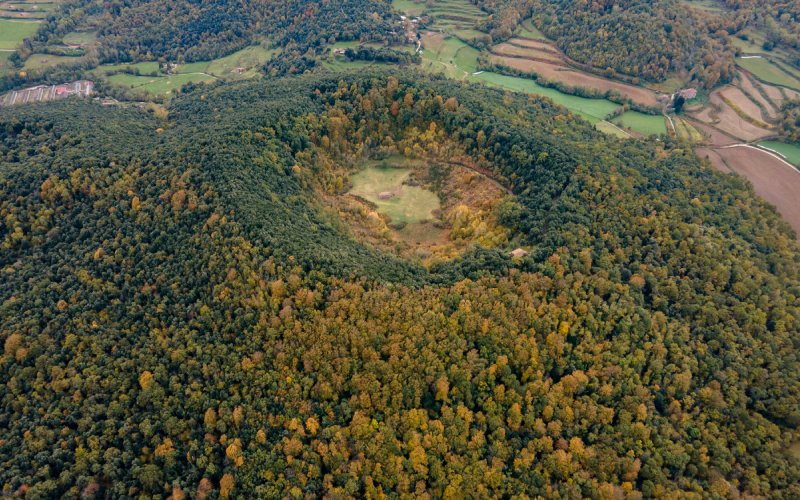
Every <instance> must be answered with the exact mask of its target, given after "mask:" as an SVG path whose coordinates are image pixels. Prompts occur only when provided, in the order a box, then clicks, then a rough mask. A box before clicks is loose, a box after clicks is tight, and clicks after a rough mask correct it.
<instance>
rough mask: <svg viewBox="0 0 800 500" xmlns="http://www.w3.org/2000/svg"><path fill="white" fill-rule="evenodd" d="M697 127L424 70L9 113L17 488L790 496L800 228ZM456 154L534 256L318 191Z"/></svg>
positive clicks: (6, 190) (8, 342)
mask: <svg viewBox="0 0 800 500" xmlns="http://www.w3.org/2000/svg"><path fill="white" fill-rule="evenodd" d="M684 147H685V145H684V144H680V143H672V142H670V141H666V142H659V141H634V140H631V141H620V140H617V139H613V138H609V137H607V136H605V135H603V134H600V133H599V132H596V131H595V130H594V129H593V128H592V127H591V126H590V125H589V124H587V123H585V122H583V121H581V120H580V119H578V118H576V117H574V116H573V115H570V114H568V113H567V112H566V110H565V109H563V108H560V107H558V106H555V105H554V104H552V102H550V101H547V100H543V99H538V98H533V97H528V96H523V95H517V94H504V93H502V92H499V91H494V90H488V89H486V88H484V87H477V86H466V85H463V84H459V83H455V82H452V81H448V80H444V79H435V78H431V77H429V76H423V75H421V74H417V73H413V72H405V73H403V74H401V75H397V76H392V75H390V74H389V73H388V72H374V71H373V70H369V71H360V72H359V74H353V73H342V74H336V75H330V74H319V75H308V76H302V77H295V78H292V79H276V80H271V81H258V82H243V83H231V84H227V85H218V86H211V87H201V88H198V89H196V90H195V91H187V93H186V94H185V95H182V96H180V97H179V98H177V99H176V100H175V101H174V102H173V104H172V106H171V107H170V109H169V114H168V116H166V115H165V114H163V113H162V114H158V115H157V114H152V113H149V112H147V111H144V110H141V109H138V108H125V107H117V106H110V107H102V106H100V105H99V104H93V103H85V102H80V101H61V102H55V103H48V104H47V105H35V106H29V107H25V108H16V109H3V110H0V249H1V250H2V251H0V272H1V273H2V276H3V279H2V280H0V342H2V345H3V351H2V356H0V377H2V379H3V380H4V382H5V383H4V384H2V385H0V400H1V401H2V404H0V408H1V409H0V429H3V432H2V433H0V484H2V488H3V493H4V494H6V495H13V494H18V495H20V496H23V495H25V496H29V497H31V498H41V497H53V496H67V497H78V496H84V497H87V498H93V497H99V498H102V497H126V496H142V495H151V496H168V495H172V497H173V498H184V497H191V496H195V495H196V496H197V497H199V498H206V497H207V496H208V497H211V498H213V497H216V496H217V495H218V496H220V497H222V498H227V497H236V498H254V497H284V496H289V497H293V498H299V497H304V496H306V497H309V498H312V497H317V496H320V495H323V494H329V495H332V496H337V495H338V496H360V497H361V496H370V497H376V496H379V495H381V494H386V495H389V496H403V495H412V494H413V495H426V494H427V495H430V496H433V497H441V496H447V497H450V498H461V497H465V496H470V495H474V496H478V497H489V496H500V497H511V496H515V495H516V496H523V495H527V496H529V497H535V496H543V497H553V498H554V497H562V498H563V497H567V496H569V497H600V498H614V497H621V496H624V495H627V494H630V495H636V494H641V495H644V496H648V497H650V496H661V497H676V496H679V495H680V494H699V495H703V496H719V497H723V496H736V495H739V494H741V495H753V496H776V497H786V498H791V497H796V496H798V495H800V489H798V485H799V484H800V461H799V460H798V458H797V457H796V456H792V455H791V454H790V453H788V452H787V449H788V448H789V446H790V445H791V444H792V443H793V442H795V441H796V440H797V438H798V435H797V430H796V429H797V426H798V425H800V362H799V361H798V357H797V352H798V351H797V350H798V348H799V347H800V339H798V336H797V332H798V331H800V302H798V295H800V247H798V243H797V241H796V240H795V238H794V234H793V233H792V232H791V230H790V229H789V228H788V226H787V225H786V223H784V222H782V221H781V220H780V218H779V217H778V216H777V215H776V213H775V212H774V209H772V208H770V207H768V206H767V205H766V204H765V203H764V202H763V201H760V200H759V199H758V198H757V197H756V196H755V195H754V194H753V192H752V190H751V188H750V187H749V186H748V185H746V184H745V183H744V181H742V180H741V179H739V178H734V177H730V176H724V175H722V174H720V173H718V172H716V171H714V170H712V169H711V168H710V167H708V166H707V165H704V164H702V163H701V162H700V160H699V159H698V158H697V157H696V156H695V155H694V154H693V153H692V152H691V151H689V150H687V149H684ZM452 150H458V151H459V152H461V153H462V154H464V155H465V156H467V157H469V158H472V159H473V160H474V161H475V162H479V163H480V164H482V165H483V164H485V165H489V167H487V168H490V169H491V172H490V173H491V174H492V176H493V178H496V179H499V180H501V181H502V182H503V183H504V184H505V185H506V186H507V188H508V189H510V191H511V192H512V193H513V195H514V197H515V199H516V203H517V204H518V209H517V210H514V211H513V212H511V213H508V214H505V216H504V219H503V220H502V222H503V224H505V225H506V226H507V227H508V228H510V230H511V231H512V235H511V238H513V241H515V242H516V243H517V244H520V245H523V246H525V247H526V248H528V249H530V251H531V253H530V255H528V256H527V257H525V258H522V259H510V258H509V257H508V256H507V255H506V253H505V250H504V249H495V250H487V249H481V248H475V249H474V250H472V251H470V252H468V253H466V254H464V255H463V256H461V257H458V258H456V259H453V260H450V261H447V262H445V263H442V264H439V265H437V266H435V267H432V268H426V267H424V266H422V265H421V264H420V262H419V261H417V260H415V259H400V258H398V257H396V256H394V255H390V254H388V253H384V252H382V251H380V250H378V249H376V248H372V247H371V246H370V245H369V244H367V243H365V242H362V241H359V240H358V239H357V238H355V237H354V235H352V234H351V233H350V232H349V231H348V230H347V228H346V226H345V225H344V224H343V223H342V222H341V221H339V220H338V219H337V216H336V214H334V213H332V212H330V211H329V210H328V208H327V207H326V206H325V205H324V204H323V203H321V202H319V201H318V200H319V199H321V192H320V191H319V190H320V185H323V184H325V185H332V186H336V185H337V183H336V182H333V181H334V180H335V179H334V176H336V175H339V174H338V173H339V172H340V171H341V169H343V168H344V169H352V168H356V167H355V165H357V162H356V160H357V159H359V158H366V157H370V156H371V155H374V154H376V153H377V152H379V151H383V152H386V151H394V152H395V153H396V154H404V155H409V156H411V157H420V158H425V157H428V156H436V155H443V154H445V153H446V152H447V151H452ZM323 160H324V161H323ZM329 181H330V182H329ZM343 190H344V188H343V187H342V188H341V189H340V190H339V191H338V195H342V192H343Z"/></svg>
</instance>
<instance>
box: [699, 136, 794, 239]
mask: <svg viewBox="0 0 800 500" xmlns="http://www.w3.org/2000/svg"><path fill="white" fill-rule="evenodd" d="M701 151H703V150H698V152H701ZM715 152H716V153H717V154H718V155H719V156H720V157H721V158H722V159H723V160H724V162H725V163H726V164H727V166H728V168H730V170H732V171H734V172H736V173H737V174H739V175H741V176H743V177H745V178H747V180H749V181H750V182H751V183H752V184H753V188H754V189H755V191H756V193H757V194H758V195H759V196H761V197H762V198H763V199H764V200H766V201H767V202H769V203H770V204H772V205H774V206H775V208H776V209H777V210H778V212H779V213H780V214H781V215H782V216H783V218H784V219H785V220H786V221H787V222H788V223H789V224H790V225H791V226H792V227H793V228H794V230H795V231H796V232H798V233H800V203H798V200H800V172H799V171H797V170H796V169H794V168H792V167H790V166H789V165H786V164H785V163H783V162H782V161H780V160H778V159H777V158H775V157H773V156H771V155H770V154H768V153H767V152H765V151H761V150H759V149H755V148H749V147H735V148H727V149H717V150H715ZM701 154H702V153H701ZM709 159H711V161H712V164H714V166H717V165H718V164H717V163H715V161H714V159H713V158H712V157H709ZM718 168H719V167H718ZM721 170H722V169H721ZM723 171H724V170H723Z"/></svg>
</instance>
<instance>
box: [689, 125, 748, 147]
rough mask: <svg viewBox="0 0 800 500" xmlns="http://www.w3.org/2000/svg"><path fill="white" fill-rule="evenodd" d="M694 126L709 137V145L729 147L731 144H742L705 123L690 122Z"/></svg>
mask: <svg viewBox="0 0 800 500" xmlns="http://www.w3.org/2000/svg"><path fill="white" fill-rule="evenodd" d="M689 122H690V123H691V124H692V125H694V126H695V128H697V129H698V130H699V131H701V132H703V134H705V135H706V137H708V142H709V144H713V145H714V146H727V145H730V144H736V143H737V142H740V141H738V140H736V139H734V138H733V137H729V136H727V135H725V134H724V133H722V132H721V131H720V130H718V129H716V128H715V127H713V126H711V125H706V124H704V123H700V122H698V121H691V120H690V121H689Z"/></svg>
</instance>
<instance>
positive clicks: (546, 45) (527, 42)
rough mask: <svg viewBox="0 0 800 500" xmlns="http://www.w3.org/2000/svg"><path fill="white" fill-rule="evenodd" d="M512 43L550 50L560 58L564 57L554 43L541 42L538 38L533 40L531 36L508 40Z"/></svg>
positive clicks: (538, 49) (540, 49)
mask: <svg viewBox="0 0 800 500" xmlns="http://www.w3.org/2000/svg"><path fill="white" fill-rule="evenodd" d="M508 43H509V44H511V45H516V46H517V47H527V48H529V49H535V50H537V51H539V52H548V53H551V54H554V55H555V56H556V57H558V58H559V59H563V58H564V56H563V54H561V52H560V51H559V50H558V49H557V48H555V47H554V46H553V45H552V44H549V43H547V42H541V41H538V40H531V39H530V38H512V39H511V40H509V41H508Z"/></svg>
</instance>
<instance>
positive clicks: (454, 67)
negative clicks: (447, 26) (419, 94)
mask: <svg viewBox="0 0 800 500" xmlns="http://www.w3.org/2000/svg"><path fill="white" fill-rule="evenodd" d="M422 45H423V47H424V48H425V49H424V51H423V52H422V67H423V68H424V69H426V70H427V71H431V72H434V73H444V74H445V75H446V76H448V77H450V78H455V79H459V80H460V79H464V78H466V77H468V76H469V75H471V74H472V73H474V72H475V71H477V69H478V55H479V52H478V50H477V49H475V48H474V47H472V46H470V45H468V44H467V43H465V42H463V41H461V40H460V39H458V38H456V37H453V36H446V35H444V34H442V33H438V32H434V31H425V32H423V33H422Z"/></svg>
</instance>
